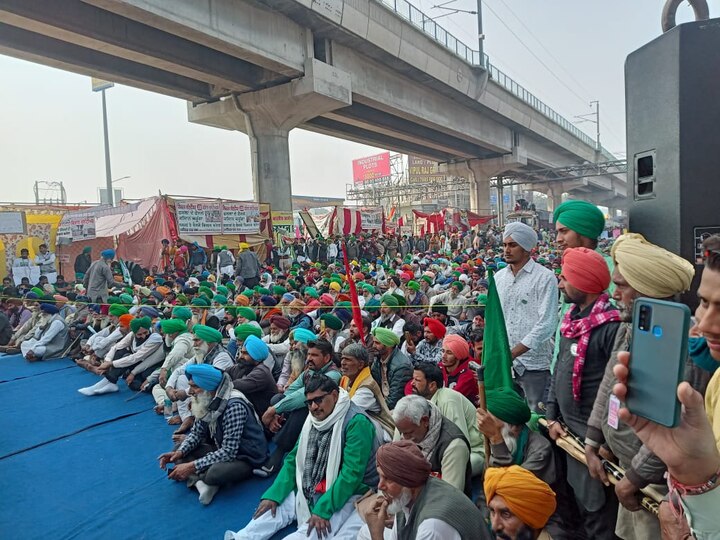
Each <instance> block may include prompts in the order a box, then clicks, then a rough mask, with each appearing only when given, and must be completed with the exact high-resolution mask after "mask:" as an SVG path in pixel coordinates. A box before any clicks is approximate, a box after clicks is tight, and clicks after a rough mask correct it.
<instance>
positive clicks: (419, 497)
mask: <svg viewBox="0 0 720 540" xmlns="http://www.w3.org/2000/svg"><path fill="white" fill-rule="evenodd" d="M377 468H378V474H379V477H380V482H379V484H378V487H379V488H380V489H381V490H382V492H383V494H382V495H379V496H378V497H377V498H376V500H375V504H374V506H373V507H371V509H370V511H369V512H367V513H365V515H364V516H363V517H364V518H365V521H366V523H367V525H365V526H363V528H362V529H361V530H360V534H359V535H358V539H359V540H360V539H361V540H383V539H385V540H399V539H408V540H410V539H422V540H469V539H473V540H486V539H488V540H489V539H490V538H491V536H490V533H489V532H488V530H487V526H486V525H485V523H484V522H483V519H482V514H481V512H480V510H478V508H477V507H476V506H475V505H474V504H473V503H472V501H471V500H470V499H469V498H468V497H466V496H465V495H463V494H462V493H461V492H460V491H458V490H457V489H455V488H454V487H452V486H451V485H450V484H448V483H447V482H443V481H442V480H438V479H437V478H434V477H432V476H431V470H432V467H430V463H428V461H427V459H425V456H423V454H422V452H421V451H420V449H419V448H418V447H417V446H416V445H415V444H414V443H412V442H410V441H396V442H392V443H388V444H385V445H383V446H381V447H380V449H379V450H378V452H377ZM393 514H394V516H395V517H394V520H393V526H392V529H388V528H386V527H385V523H386V522H387V520H388V518H389V517H390V516H392V515H393Z"/></svg>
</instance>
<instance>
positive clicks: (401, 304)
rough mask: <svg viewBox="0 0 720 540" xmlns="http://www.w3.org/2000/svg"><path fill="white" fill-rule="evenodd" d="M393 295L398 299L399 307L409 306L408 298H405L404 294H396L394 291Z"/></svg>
mask: <svg viewBox="0 0 720 540" xmlns="http://www.w3.org/2000/svg"><path fill="white" fill-rule="evenodd" d="M393 296H394V297H395V299H396V300H397V303H398V307H405V306H407V300H405V297H404V296H403V295H402V294H395V293H393Z"/></svg>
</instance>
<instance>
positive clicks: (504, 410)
mask: <svg viewBox="0 0 720 540" xmlns="http://www.w3.org/2000/svg"><path fill="white" fill-rule="evenodd" d="M485 394H486V400H487V411H485V410H483V409H480V408H478V409H477V424H478V428H479V429H480V431H481V432H482V433H483V434H484V435H485V437H487V438H488V439H489V440H490V459H489V461H488V464H489V466H490V467H508V466H510V465H513V464H517V465H520V466H521V467H522V468H524V469H527V470H528V471H530V472H532V473H533V474H534V475H535V476H537V477H538V478H539V479H540V480H542V481H543V482H545V483H546V484H549V485H552V484H554V483H555V480H556V479H557V472H556V470H555V460H554V457H553V449H552V445H551V444H550V441H548V440H547V439H546V438H545V437H543V436H542V435H541V434H540V433H537V432H535V431H531V430H530V428H528V427H527V425H526V423H527V422H528V420H530V407H528V404H527V402H526V401H525V400H524V399H523V398H522V397H520V395H519V394H518V393H517V392H515V391H514V390H512V389H511V388H497V389H493V390H487V391H486V393H485Z"/></svg>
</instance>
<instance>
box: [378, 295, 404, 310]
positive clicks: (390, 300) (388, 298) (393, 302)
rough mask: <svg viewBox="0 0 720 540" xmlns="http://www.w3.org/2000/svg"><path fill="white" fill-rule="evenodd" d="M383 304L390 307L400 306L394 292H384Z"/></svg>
mask: <svg viewBox="0 0 720 540" xmlns="http://www.w3.org/2000/svg"><path fill="white" fill-rule="evenodd" d="M380 303H381V304H385V305H386V306H388V307H391V308H396V307H398V305H399V303H398V299H397V298H395V297H394V296H393V295H392V294H384V295H383V297H382V298H381V299H380Z"/></svg>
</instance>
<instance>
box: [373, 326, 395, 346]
mask: <svg viewBox="0 0 720 540" xmlns="http://www.w3.org/2000/svg"><path fill="white" fill-rule="evenodd" d="M372 335H373V336H375V339H377V340H378V341H379V342H380V343H382V344H383V345H385V346H386V347H396V346H397V345H399V344H400V338H399V337H397V335H396V334H395V332H393V331H392V330H388V329H387V328H382V327H380V326H378V327H377V328H375V330H373V331H372Z"/></svg>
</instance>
